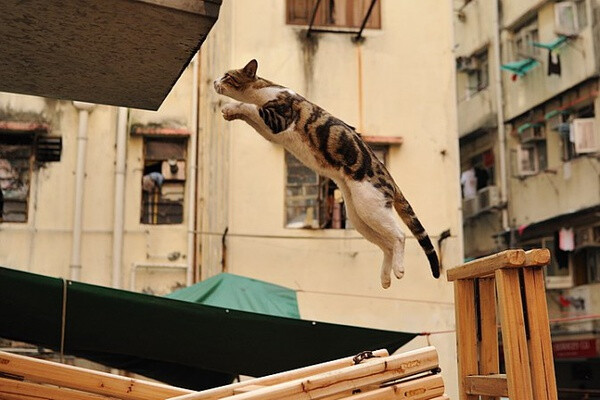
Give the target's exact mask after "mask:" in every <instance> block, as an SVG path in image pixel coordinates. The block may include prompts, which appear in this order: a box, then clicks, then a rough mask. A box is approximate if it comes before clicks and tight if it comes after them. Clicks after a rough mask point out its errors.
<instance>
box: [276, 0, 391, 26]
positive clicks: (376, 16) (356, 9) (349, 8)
mask: <svg viewBox="0 0 600 400" xmlns="http://www.w3.org/2000/svg"><path fill="white" fill-rule="evenodd" d="M381 1H382V0H377V1H376V2H375V5H374V7H373V11H372V13H371V16H370V17H369V20H368V21H367V25H366V26H365V27H366V28H367V29H380V28H381ZM317 2H318V0H287V10H286V11H287V13H286V22H287V23H288V24H290V25H309V24H310V19H311V16H312V13H313V12H314V9H315V6H316V5H317ZM371 2H372V0H321V1H320V3H319V4H318V8H317V10H316V14H315V20H314V24H313V25H314V26H318V27H344V28H359V27H360V26H361V24H362V21H363V20H364V18H365V16H366V14H367V11H368V9H369V6H370V5H371Z"/></svg>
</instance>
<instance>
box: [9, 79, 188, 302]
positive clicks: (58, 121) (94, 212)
mask: <svg viewBox="0 0 600 400" xmlns="http://www.w3.org/2000/svg"><path fill="white" fill-rule="evenodd" d="M191 78H192V76H191V69H189V68H188V70H186V71H185V73H184V74H183V75H182V77H181V79H180V80H179V82H178V83H177V84H176V85H175V88H174V89H173V91H172V92H171V93H170V95H169V96H168V98H167V99H166V101H165V103H164V104H163V106H162V107H161V109H160V110H159V111H157V112H148V111H140V110H131V111H130V114H129V124H128V126H129V125H131V124H132V123H142V124H159V125H169V126H171V125H176V126H180V127H183V128H186V129H188V130H189V129H190V126H191V94H192V88H191V82H192V80H191ZM0 120H2V121H21V122H40V123H46V124H47V125H48V126H49V132H48V133H49V134H51V135H58V136H62V140H63V148H62V155H61V161H60V162H53V163H46V164H45V165H44V166H43V167H41V168H38V167H34V168H33V169H32V174H31V184H30V193H29V213H28V214H29V215H28V220H27V222H26V223H6V222H5V223H2V224H0V243H1V245H0V265H3V266H7V267H13V268H17V269H22V270H27V271H31V272H35V273H41V274H47V275H51V276H57V277H63V278H71V273H70V270H69V265H70V263H71V250H72V235H73V234H72V229H73V208H74V191H75V170H76V159H77V131H78V123H79V116H78V112H77V110H76V109H75V107H74V106H73V104H72V103H71V102H70V101H59V100H51V99H44V98H39V97H32V96H22V95H16V94H8V93H1V94H0ZM116 129H117V108H115V107H112V106H103V105H98V106H96V107H95V108H94V109H93V110H92V111H91V113H90V116H89V124H88V140H87V145H86V146H87V160H86V163H85V173H86V174H85V180H84V194H83V236H82V249H81V254H82V256H81V257H82V261H81V264H82V269H81V280H82V281H84V282H88V283H94V284H100V285H106V286H110V285H111V281H112V277H111V265H112V236H113V220H114V190H115V157H116V155H115V146H116ZM128 131H129V128H128ZM142 171H143V138H142V137H141V136H130V135H129V134H128V140H127V169H126V183H125V227H124V229H125V234H124V242H123V243H124V246H123V247H124V251H123V260H122V272H121V275H122V279H123V285H122V286H123V287H124V288H130V285H131V279H130V278H131V277H132V274H131V271H132V268H133V266H134V265H138V264H143V265H149V264H152V265H160V266H179V265H185V264H186V259H187V257H188V254H186V253H187V226H186V223H187V221H186V219H187V215H186V214H187V213H185V214H184V223H182V224H176V225H163V226H158V225H154V226H153V225H144V224H141V223H140V204H141V192H142V191H141V177H142ZM187 185H188V187H186V192H187V190H189V181H188V182H187ZM175 252H179V253H180V257H179V258H178V259H176V260H173V261H169V260H168V259H167V256H168V254H170V253H175ZM136 283H137V284H136V287H135V288H134V289H136V290H142V289H144V288H145V289H151V290H153V291H155V292H157V293H166V292H169V291H171V290H172V289H173V287H175V286H177V285H178V284H182V283H185V271H184V270H181V269H175V270H168V269H164V268H160V269H156V268H146V267H145V268H142V269H140V270H139V272H138V273H137V279H136Z"/></svg>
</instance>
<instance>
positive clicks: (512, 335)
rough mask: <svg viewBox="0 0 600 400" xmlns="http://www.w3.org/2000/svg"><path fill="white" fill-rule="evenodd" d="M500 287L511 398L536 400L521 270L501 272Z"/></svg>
mask: <svg viewBox="0 0 600 400" xmlns="http://www.w3.org/2000/svg"><path fill="white" fill-rule="evenodd" d="M496 288H497V290H498V304H499V306H500V307H499V308H500V316H501V318H500V322H501V326H502V341H503V346H502V347H503V348H504V362H505V364H506V375H507V378H508V394H509V397H510V398H511V399H519V400H533V391H532V387H531V370H530V368H529V352H528V348H527V339H526V336H525V318H524V316H523V303H522V300H521V288H520V285H519V271H518V270H516V269H499V270H497V271H496Z"/></svg>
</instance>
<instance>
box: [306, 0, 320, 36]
mask: <svg viewBox="0 0 600 400" xmlns="http://www.w3.org/2000/svg"><path fill="white" fill-rule="evenodd" d="M320 5H321V0H317V2H316V3H315V7H314V8H313V12H312V15H311V16H310V22H309V24H308V31H306V37H309V36H310V34H311V32H314V30H313V27H312V26H313V24H314V23H315V17H316V16H317V10H318V9H319V6H320Z"/></svg>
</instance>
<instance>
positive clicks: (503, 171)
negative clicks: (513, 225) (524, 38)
mask: <svg viewBox="0 0 600 400" xmlns="http://www.w3.org/2000/svg"><path fill="white" fill-rule="evenodd" d="M499 7H500V4H499V0H496V1H495V2H494V5H493V6H492V8H493V10H492V13H493V14H492V15H493V19H494V21H493V25H494V75H495V77H494V78H495V79H494V82H495V92H496V118H497V125H498V147H499V149H498V153H499V154H498V158H499V159H500V198H501V201H502V204H503V205H504V206H503V208H502V229H503V230H504V231H508V230H509V229H510V225H509V222H508V204H507V201H508V171H507V166H506V131H505V129H504V103H503V100H502V98H503V96H502V75H501V74H502V70H501V69H500V66H501V65H502V63H501V58H500V12H499Z"/></svg>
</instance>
